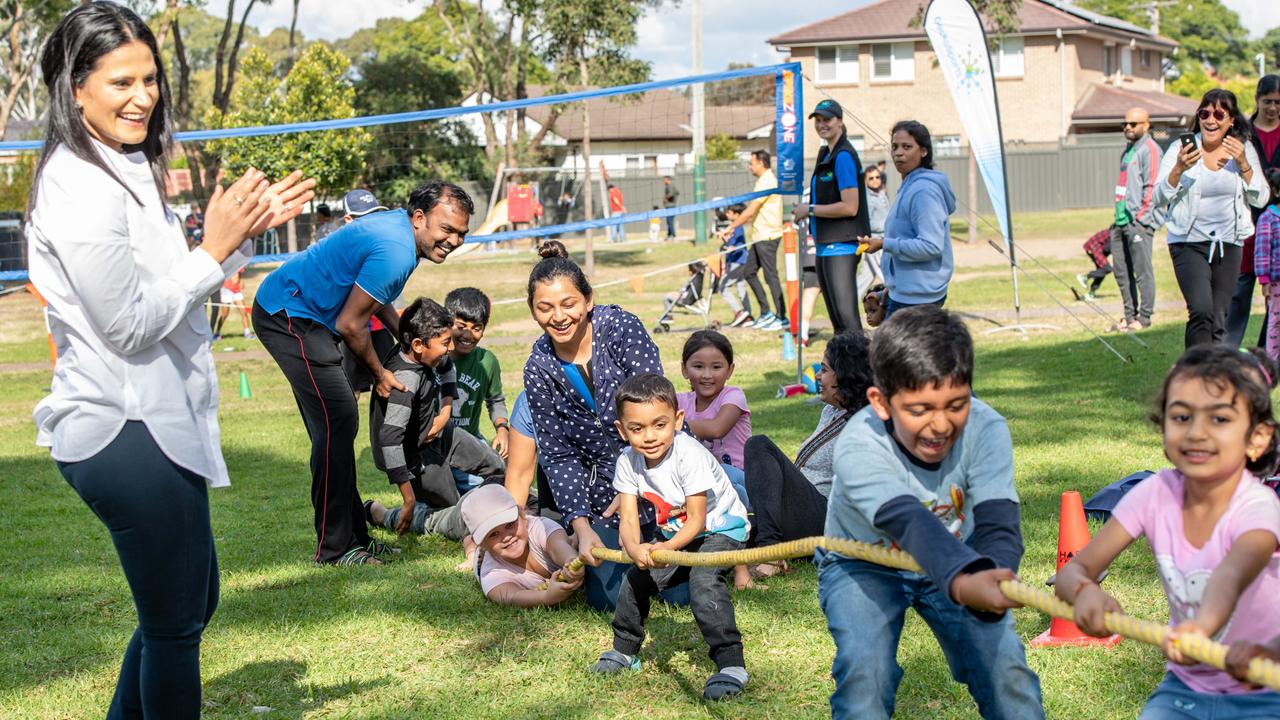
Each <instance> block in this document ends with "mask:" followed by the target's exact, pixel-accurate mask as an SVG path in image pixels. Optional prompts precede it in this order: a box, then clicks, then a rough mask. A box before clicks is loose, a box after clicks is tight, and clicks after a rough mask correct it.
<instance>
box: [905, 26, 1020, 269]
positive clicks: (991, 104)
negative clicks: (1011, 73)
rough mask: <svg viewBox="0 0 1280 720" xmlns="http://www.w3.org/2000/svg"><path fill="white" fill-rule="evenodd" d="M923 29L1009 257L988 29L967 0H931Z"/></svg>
mask: <svg viewBox="0 0 1280 720" xmlns="http://www.w3.org/2000/svg"><path fill="white" fill-rule="evenodd" d="M924 28H925V32H926V33H928V35H929V43H930V44H931V45H933V52H934V54H935V55H936V56H937V58H938V65H939V67H941V68H942V74H943V76H944V77H946V79H947V87H949V88H951V96H952V98H953V99H954V100H955V103H956V110H957V111H958V112H959V113H960V122H961V124H963V125H964V131H965V134H966V135H968V136H969V151H970V152H971V153H973V157H974V162H975V163H976V164H977V166H978V172H980V173H981V174H982V182H983V184H985V185H986V186H987V195H988V196H989V197H990V198H991V207H992V209H993V210H994V211H995V216H996V219H997V220H998V221H999V222H1000V232H1001V233H1002V234H1003V235H1004V244H1005V249H1006V250H1007V252H1008V253H1009V259H1010V261H1013V257H1014V255H1013V234H1012V228H1011V227H1010V224H1011V223H1010V219H1009V181H1008V175H1007V174H1006V172H1005V164H1004V135H1003V132H1002V131H1001V128H1000V105H999V100H998V99H997V97H996V85H995V78H994V72H993V69H992V66H991V53H990V51H989V50H988V48H987V34H986V32H985V31H984V30H983V29H982V21H981V20H980V19H979V17H978V13H977V11H976V10H974V9H973V6H972V5H970V4H969V3H968V0H932V2H930V3H929V9H928V10H927V11H926V12H925V15H924Z"/></svg>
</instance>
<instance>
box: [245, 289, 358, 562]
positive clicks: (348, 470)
mask: <svg viewBox="0 0 1280 720" xmlns="http://www.w3.org/2000/svg"><path fill="white" fill-rule="evenodd" d="M253 329H254V331H255V332H257V333H258V339H259V340H261V341H262V344H263V346H264V347H266V348H267V352H269V353H271V358H272V359H273V360H275V361H276V364H277V365H279V366H280V370H281V371H283V372H284V376H285V378H286V379H287V380H288V381H289V386H290V387H291V388H293V397H294V399H295V400H297V401H298V411H299V412H300V413H301V414H302V421H303V422H304V423H306V426H307V434H308V435H310V436H311V507H312V509H313V510H314V511H315V512H314V515H315V528H316V552H315V561H316V562H320V563H331V562H335V561H336V560H338V559H339V558H341V557H342V556H343V555H344V554H346V552H347V551H348V550H350V549H352V548H354V547H365V546H367V545H368V544H369V528H368V527H367V526H366V525H365V521H364V508H363V503H362V502H361V500H360V491H359V490H358V489H357V488H356V451H355V442H356V430H357V427H358V425H359V424H360V411H359V409H358V408H357V407H356V399H355V395H354V393H353V391H352V389H351V383H350V381H349V380H348V379H347V374H346V373H345V372H343V371H342V353H341V352H339V350H338V338H336V337H335V336H334V335H333V333H331V332H329V328H327V327H325V326H324V325H321V324H320V323H318V322H313V321H311V320H307V319H305V318H291V317H289V316H288V315H287V314H285V312H284V311H283V310H281V311H280V312H278V313H276V314H275V315H268V314H267V311H266V310H263V309H262V306H261V305H259V304H258V303H256V302H255V303H254V304H253Z"/></svg>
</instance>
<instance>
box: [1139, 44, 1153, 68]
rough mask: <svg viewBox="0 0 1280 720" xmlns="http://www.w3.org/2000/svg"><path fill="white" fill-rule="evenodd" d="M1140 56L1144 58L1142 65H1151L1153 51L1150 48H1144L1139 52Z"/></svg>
mask: <svg viewBox="0 0 1280 720" xmlns="http://www.w3.org/2000/svg"><path fill="white" fill-rule="evenodd" d="M1139 57H1140V58H1141V60H1142V67H1151V51H1150V50H1148V49H1147V48H1142V51H1141V53H1140V54H1139Z"/></svg>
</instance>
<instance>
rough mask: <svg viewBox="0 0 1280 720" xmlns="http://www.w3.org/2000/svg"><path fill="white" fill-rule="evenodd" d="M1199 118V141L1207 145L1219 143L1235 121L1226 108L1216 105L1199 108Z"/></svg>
mask: <svg viewBox="0 0 1280 720" xmlns="http://www.w3.org/2000/svg"><path fill="white" fill-rule="evenodd" d="M1199 116H1200V139H1201V140H1202V141H1204V142H1208V143H1209V144H1214V143H1218V142H1221V141H1222V139H1223V138H1225V137H1226V136H1227V131H1228V130H1230V129H1231V125H1232V123H1233V122H1234V121H1235V118H1234V117H1233V116H1232V114H1231V112H1230V111H1229V110H1228V109H1227V108H1225V107H1223V106H1222V105H1219V104H1216V103H1215V104H1210V105H1205V106H1204V107H1202V108H1200V111H1199Z"/></svg>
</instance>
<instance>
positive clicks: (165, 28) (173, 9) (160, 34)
mask: <svg viewBox="0 0 1280 720" xmlns="http://www.w3.org/2000/svg"><path fill="white" fill-rule="evenodd" d="M177 17H178V0H165V8H164V15H163V16H162V17H161V19H160V27H159V28H158V29H157V30H156V50H160V51H163V50H164V41H165V38H166V37H167V36H168V35H169V26H170V25H172V24H173V21H174V20H175V19H176V18H177Z"/></svg>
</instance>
